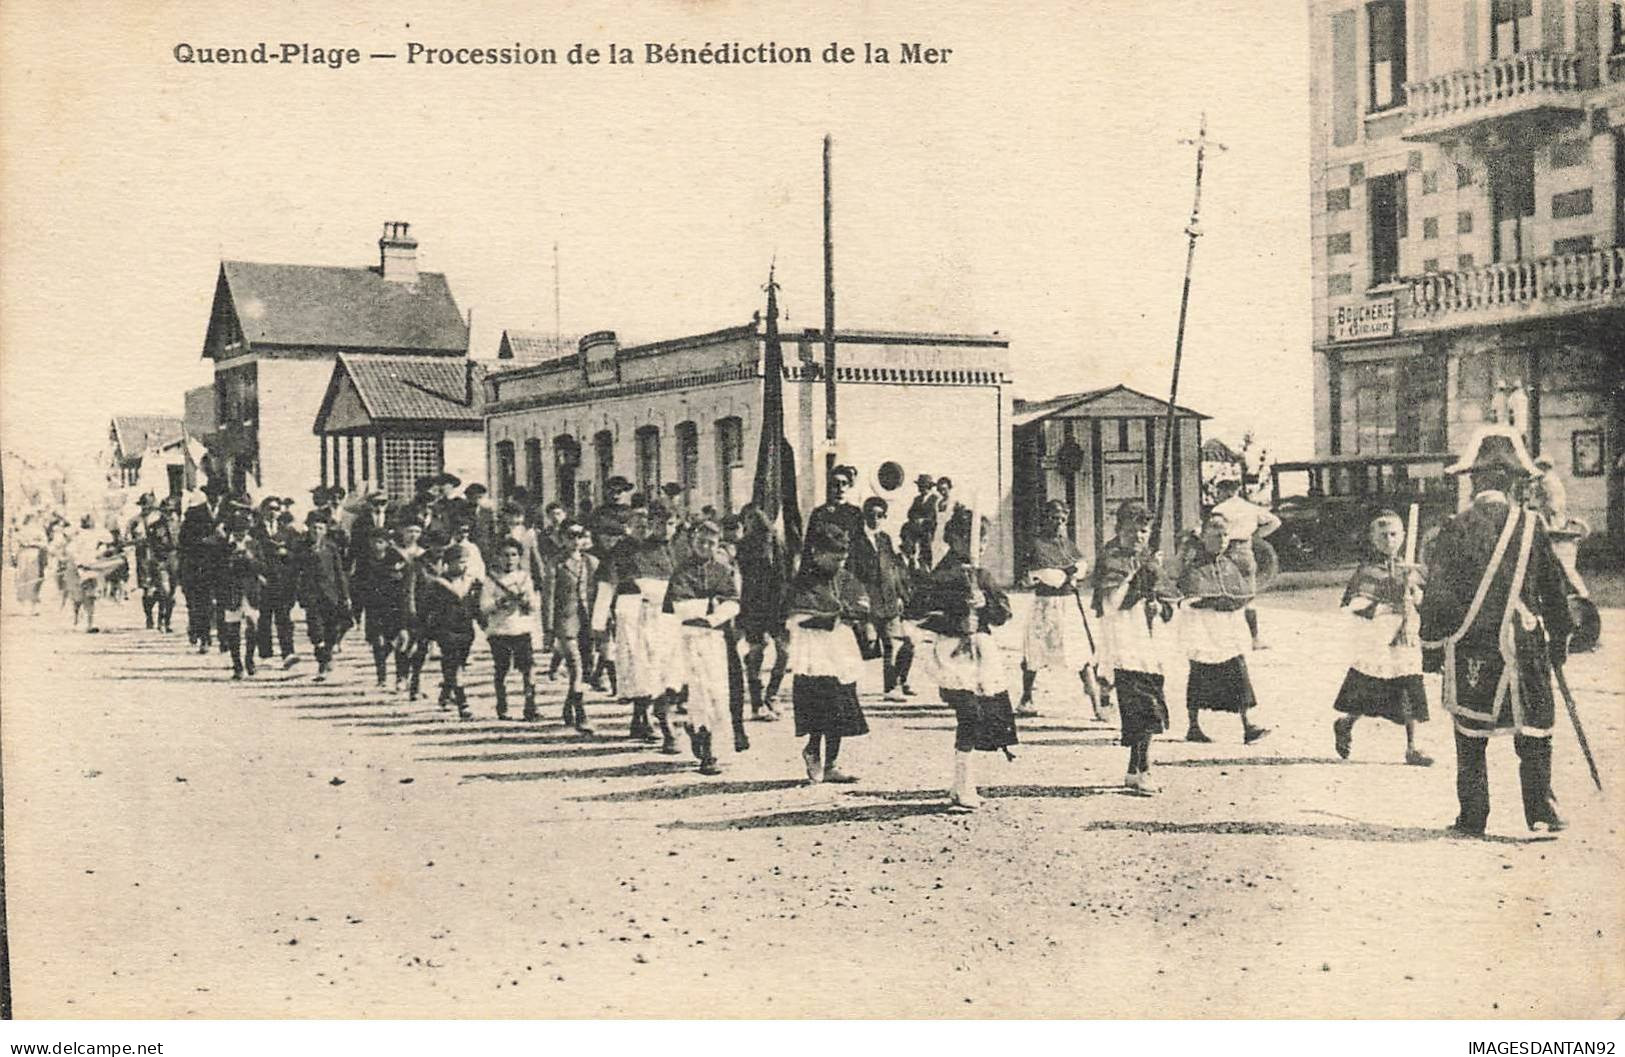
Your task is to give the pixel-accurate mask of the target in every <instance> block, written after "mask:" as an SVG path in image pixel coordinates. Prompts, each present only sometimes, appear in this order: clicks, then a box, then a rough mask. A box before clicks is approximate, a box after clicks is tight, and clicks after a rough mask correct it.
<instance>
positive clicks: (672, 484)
mask: <svg viewBox="0 0 1625 1057" xmlns="http://www.w3.org/2000/svg"><path fill="white" fill-rule="evenodd" d="M660 490H661V491H662V492H664V493H666V495H667V496H669V497H671V498H673V499H675V498H677V497H678V496H680V495H682V494H683V486H682V485H680V484H678V483H677V482H676V481H667V482H666V483H665V484H663V485H661V486H660Z"/></svg>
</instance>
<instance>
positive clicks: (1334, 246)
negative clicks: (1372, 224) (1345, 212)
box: [1326, 231, 1354, 257]
mask: <svg viewBox="0 0 1625 1057" xmlns="http://www.w3.org/2000/svg"><path fill="white" fill-rule="evenodd" d="M1353 249H1354V236H1353V235H1350V234H1349V233H1348V232H1346V231H1340V232H1338V233H1337V234H1335V235H1327V236H1326V253H1327V254H1328V255H1329V256H1334V257H1335V256H1336V255H1337V254H1339V253H1349V252H1351V251H1352V250H1353Z"/></svg>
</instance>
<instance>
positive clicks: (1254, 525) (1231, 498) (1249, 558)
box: [1213, 481, 1281, 650]
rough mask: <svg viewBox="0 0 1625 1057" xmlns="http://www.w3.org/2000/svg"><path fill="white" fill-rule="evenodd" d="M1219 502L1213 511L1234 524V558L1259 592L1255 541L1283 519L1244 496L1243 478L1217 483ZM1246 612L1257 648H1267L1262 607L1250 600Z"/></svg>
mask: <svg viewBox="0 0 1625 1057" xmlns="http://www.w3.org/2000/svg"><path fill="white" fill-rule="evenodd" d="M1216 490H1217V493H1218V497H1219V501H1218V502H1217V503H1215V504H1214V506H1213V513H1215V514H1218V515H1220V516H1221V517H1223V518H1224V520H1225V524H1227V525H1229V526H1230V538H1229V543H1228V548H1229V551H1230V558H1231V560H1232V561H1234V562H1235V563H1236V565H1237V567H1238V568H1240V569H1241V571H1242V572H1243V573H1244V574H1245V575H1246V577H1247V584H1248V591H1249V592H1250V593H1251V594H1253V595H1256V594H1258V558H1257V556H1256V555H1255V554H1254V553H1253V542H1254V541H1255V540H1261V539H1263V538H1264V537H1266V536H1268V535H1269V534H1270V533H1272V532H1274V531H1275V530H1276V529H1278V528H1280V527H1281V519H1280V518H1278V517H1276V516H1275V515H1274V514H1272V513H1270V511H1268V510H1267V509H1265V508H1264V507H1261V506H1258V505H1257V504H1256V503H1250V502H1248V501H1247V500H1246V499H1243V498H1242V497H1241V482H1240V481H1220V482H1219V483H1218V485H1217V486H1216ZM1243 614H1244V615H1245V617H1246V618H1247V630H1248V632H1250V633H1251V635H1252V639H1253V649H1255V650H1262V649H1266V648H1267V647H1266V646H1265V645H1264V641H1263V640H1262V639H1261V638H1260V637H1259V634H1258V610H1257V609H1256V608H1254V606H1253V603H1252V602H1251V601H1250V600H1249V601H1248V603H1247V605H1246V607H1245V609H1244V610H1243Z"/></svg>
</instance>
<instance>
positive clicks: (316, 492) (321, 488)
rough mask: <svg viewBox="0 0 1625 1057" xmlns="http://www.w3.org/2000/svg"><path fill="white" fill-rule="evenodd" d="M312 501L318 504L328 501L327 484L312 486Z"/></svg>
mask: <svg viewBox="0 0 1625 1057" xmlns="http://www.w3.org/2000/svg"><path fill="white" fill-rule="evenodd" d="M310 501H311V502H312V503H315V504H316V505H317V506H321V505H322V504H323V503H326V502H327V486H326V485H325V484H319V485H317V486H316V487H315V488H312V489H311V490H310Z"/></svg>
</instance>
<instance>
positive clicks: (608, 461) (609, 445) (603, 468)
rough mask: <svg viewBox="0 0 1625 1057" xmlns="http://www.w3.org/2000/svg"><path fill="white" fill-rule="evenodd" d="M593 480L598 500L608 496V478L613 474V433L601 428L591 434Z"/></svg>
mask: <svg viewBox="0 0 1625 1057" xmlns="http://www.w3.org/2000/svg"><path fill="white" fill-rule="evenodd" d="M592 463H593V482H594V484H595V485H596V488H595V491H596V492H597V493H598V498H599V501H600V502H602V501H603V500H605V499H608V498H609V479H610V478H611V477H614V476H615V434H614V433H612V432H611V431H609V430H607V429H601V430H599V431H598V432H597V433H594V434H593V435H592Z"/></svg>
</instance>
